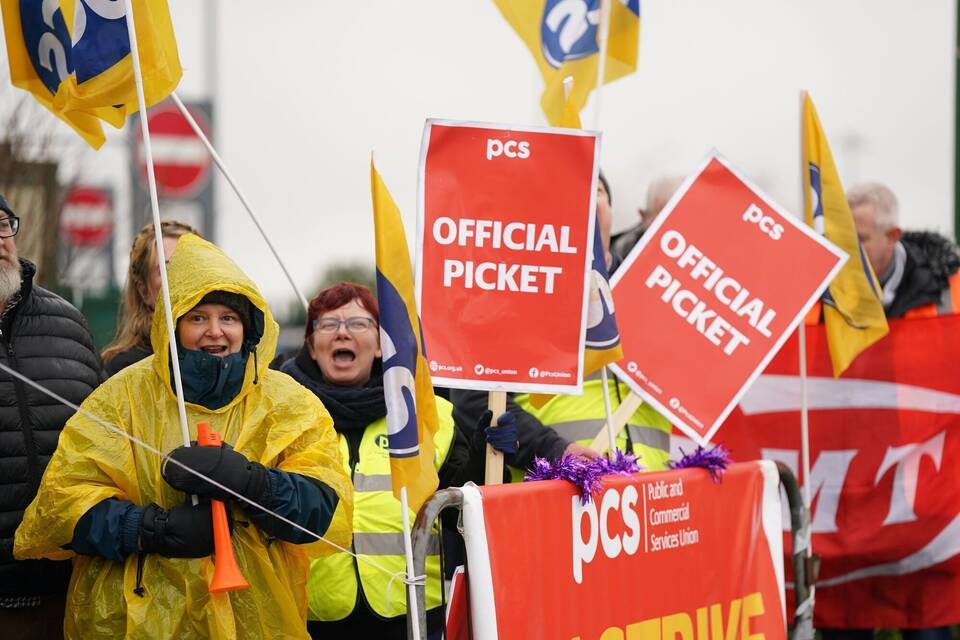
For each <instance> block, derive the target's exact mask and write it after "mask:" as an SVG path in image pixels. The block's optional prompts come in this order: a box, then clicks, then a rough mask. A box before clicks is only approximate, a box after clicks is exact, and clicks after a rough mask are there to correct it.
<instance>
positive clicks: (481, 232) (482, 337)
mask: <svg viewBox="0 0 960 640" xmlns="http://www.w3.org/2000/svg"><path fill="white" fill-rule="evenodd" d="M599 145H600V142H599V134H596V133H591V132H586V131H578V130H570V129H548V128H517V127H509V126H501V125H491V124H478V123H470V122H452V121H445V120H428V121H427V123H426V127H425V128H424V132H423V144H422V147H421V150H420V181H419V193H418V214H419V215H418V227H419V233H418V237H417V292H418V298H419V300H420V317H421V320H422V322H423V336H424V348H425V351H426V358H427V361H428V363H429V365H430V373H431V377H432V379H433V382H434V383H435V384H437V385H440V386H451V387H459V388H468V389H486V390H507V391H543V392H549V393H578V392H579V391H580V389H581V387H582V382H581V378H582V371H583V340H584V334H585V331H586V311H587V294H588V293H589V290H588V288H587V287H588V277H589V275H590V262H591V259H592V257H593V256H592V251H591V250H590V249H591V248H592V247H593V244H592V243H593V233H594V218H595V215H594V207H595V204H596V184H597V172H598V164H597V163H598V156H599Z"/></svg>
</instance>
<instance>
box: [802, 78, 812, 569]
mask: <svg viewBox="0 0 960 640" xmlns="http://www.w3.org/2000/svg"><path fill="white" fill-rule="evenodd" d="M806 95H807V92H806V91H800V114H801V117H800V215H801V216H803V217H804V218H806V210H807V209H806V198H807V197H808V195H809V194H806V193H804V192H803V191H804V189H803V185H804V184H806V181H805V180H804V173H803V172H804V171H807V170H808V168H807V167H804V166H803V99H804V97H805V96H806ZM806 324H807V323H806V319H803V320H801V322H800V330H799V347H800V458H801V460H802V461H803V501H804V503H805V506H806V507H807V511H808V512H809V510H810V428H809V426H810V413H809V411H808V408H807V328H806ZM810 553H811V549H810V545H807V555H808V556H809V555H810Z"/></svg>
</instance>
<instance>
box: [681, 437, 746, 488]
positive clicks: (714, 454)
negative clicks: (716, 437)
mask: <svg viewBox="0 0 960 640" xmlns="http://www.w3.org/2000/svg"><path fill="white" fill-rule="evenodd" d="M680 453H682V454H683V457H681V458H680V460H678V461H676V462H674V461H672V460H671V461H670V462H669V463H668V465H669V466H670V468H671V469H689V468H691V467H702V468H704V469H706V470H707V471H709V472H710V477H711V478H712V479H713V481H714V482H720V481H721V480H722V479H723V472H724V471H726V470H727V465H728V464H730V463H731V462H733V458H731V457H730V450H729V449H727V448H726V447H725V446H723V444H718V445H717V446H715V447H714V448H713V449H710V450H709V451H708V450H706V449H704V448H703V447H701V446H699V445H698V446H697V450H696V451H693V452H691V453H684V451H683V449H680Z"/></svg>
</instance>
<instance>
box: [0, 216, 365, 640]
mask: <svg viewBox="0 0 960 640" xmlns="http://www.w3.org/2000/svg"><path fill="white" fill-rule="evenodd" d="M169 276H170V278H169V279H170V283H171V292H170V294H171V295H170V299H171V307H172V309H173V315H174V316H175V317H179V316H181V315H183V314H184V313H185V312H187V311H189V310H190V309H191V308H193V307H194V306H195V305H196V304H197V302H198V301H199V300H200V299H201V298H202V297H203V296H204V295H205V294H206V293H208V292H209V291H214V290H222V291H230V292H234V293H238V294H240V295H243V296H245V297H246V298H247V299H248V300H249V301H250V302H251V303H252V305H253V307H254V309H255V310H256V311H255V312H254V314H253V315H255V316H256V315H258V314H259V315H260V317H261V320H260V323H261V324H260V326H261V327H262V333H261V335H262V337H261V338H260V340H259V341H258V342H257V344H256V349H255V351H254V353H255V354H256V357H253V356H252V355H251V357H249V358H248V360H247V364H246V371H245V375H244V379H243V383H242V387H241V388H240V391H239V393H237V395H236V397H234V398H233V399H232V400H231V401H230V402H229V403H228V404H226V405H225V406H223V407H220V408H218V409H216V410H211V409H207V408H205V407H202V406H199V405H194V404H187V406H186V409H187V422H188V426H189V431H190V437H191V439H196V424H197V422H200V421H204V422H208V423H209V424H210V427H211V428H212V429H213V430H214V431H215V432H217V433H219V434H220V435H221V437H222V438H223V441H224V442H226V443H228V444H230V445H232V446H233V447H234V449H235V450H236V451H238V452H239V453H242V454H243V455H244V456H246V457H247V458H248V459H249V460H252V461H256V462H259V463H260V464H263V465H264V466H266V467H270V468H276V469H280V470H282V471H285V472H287V473H295V474H299V475H301V476H304V477H307V478H310V479H312V480H315V481H319V482H322V483H324V484H326V485H327V486H328V487H330V488H331V489H333V490H334V491H335V492H336V493H337V496H338V498H339V502H338V505H337V510H336V513H335V514H334V518H333V521H332V522H331V524H330V526H329V528H328V529H327V531H326V532H325V533H324V534H323V535H324V538H326V539H327V540H330V541H331V542H333V543H335V544H337V545H340V546H341V547H347V548H349V547H350V537H351V536H350V532H351V522H352V518H353V494H352V485H351V482H350V479H349V478H348V477H347V474H346V473H345V471H344V470H343V465H342V464H341V463H340V459H339V449H338V443H337V436H336V434H335V432H334V430H333V421H332V420H331V418H330V415H329V413H328V412H327V411H326V409H325V408H324V407H323V405H322V404H321V402H320V401H319V400H318V399H317V398H316V396H314V395H313V394H312V393H310V392H309V391H308V390H307V389H305V388H303V387H302V386H300V385H299V384H297V383H296V382H295V381H294V380H293V379H292V378H290V377H289V376H287V375H286V374H283V373H280V372H278V371H273V370H270V369H268V368H267V365H268V363H269V362H270V359H271V358H272V356H273V352H274V349H275V347H276V343H277V336H278V333H279V330H278V327H277V323H276V322H274V320H273V317H272V316H271V315H270V310H269V309H268V308H267V305H266V303H265V302H264V300H263V298H262V296H261V295H260V292H259V291H258V290H257V288H256V287H255V286H254V285H253V283H252V282H251V281H250V279H249V278H247V277H246V276H245V275H244V274H243V272H242V271H240V269H239V268H238V267H237V266H236V265H235V264H234V263H233V262H232V261H231V260H230V259H229V258H227V257H226V256H225V255H224V254H223V252H222V251H220V250H219V249H218V248H216V247H215V246H214V245H212V244H210V243H209V242H206V241H204V240H201V239H200V238H198V237H196V236H193V235H186V236H183V237H182V238H180V241H179V243H178V246H177V249H176V251H175V252H174V255H173V258H172V260H171V261H170V268H169ZM254 324H256V322H254ZM151 339H152V342H153V347H154V349H155V355H153V356H150V357H148V358H146V359H144V360H141V361H140V362H138V363H136V364H133V365H131V366H129V367H127V368H125V369H123V370H122V371H120V372H119V373H117V374H116V375H114V376H113V377H111V378H110V379H109V380H107V381H106V382H105V383H103V384H102V385H101V386H100V387H99V388H97V389H96V390H95V391H94V392H93V393H91V394H90V395H89V396H88V397H87V399H86V400H85V401H84V402H83V404H82V405H81V411H80V412H78V413H76V414H74V416H73V417H72V418H70V420H69V421H68V422H67V424H66V426H65V427H64V429H63V431H62V432H61V434H60V440H59V443H58V445H57V449H56V452H55V453H54V455H53V457H52V458H51V459H50V463H49V464H48V466H47V469H46V472H45V473H44V476H43V479H42V480H41V483H40V487H39V489H38V491H37V495H36V497H35V498H34V500H33V502H31V503H30V505H29V506H28V507H27V510H26V511H25V513H24V517H23V523H22V524H21V525H20V527H19V528H18V529H17V532H16V538H15V543H14V555H15V557H16V558H18V559H28V558H49V559H65V558H69V557H71V556H72V557H73V579H72V580H71V583H70V590H69V592H68V594H67V607H66V618H65V621H64V633H65V636H66V637H67V638H117V639H119V638H129V639H133V638H138V639H139V638H143V639H151V640H153V639H155V638H171V639H172V638H218V639H219V638H266V637H270V638H281V637H282V638H308V637H309V636H308V634H307V631H306V580H307V571H308V568H309V561H310V558H312V557H318V556H321V555H326V554H329V553H333V552H334V551H335V549H334V548H333V547H331V546H329V545H328V544H327V543H325V542H322V541H318V542H313V543H310V544H302V545H295V544H291V543H287V542H282V541H279V540H272V539H270V538H269V537H268V535H267V534H266V533H265V532H263V531H261V530H260V529H258V528H257V527H256V526H255V525H253V524H251V523H250V522H249V518H248V516H247V515H246V511H245V509H244V508H242V507H241V506H239V505H238V504H237V503H236V502H232V501H231V502H230V507H229V508H230V509H231V511H232V513H233V518H234V522H246V524H247V526H235V527H234V529H233V532H232V535H231V538H232V540H231V542H232V546H233V549H234V554H235V555H236V559H237V564H238V565H239V567H240V571H241V573H242V574H243V575H244V577H245V578H246V580H247V582H249V583H250V588H248V589H244V590H241V591H235V592H232V593H230V594H211V593H210V591H209V587H208V585H209V582H210V578H211V576H212V573H213V559H212V558H210V557H207V558H197V559H185V558H167V557H164V556H161V555H158V554H147V555H145V556H143V565H142V586H143V593H142V595H140V594H138V593H135V592H134V587H135V585H136V584H137V582H138V566H137V565H138V562H137V560H138V559H137V554H131V555H129V556H127V558H126V560H125V561H124V562H116V561H114V560H109V559H107V558H102V557H98V556H88V555H74V554H73V552H71V551H69V545H70V543H71V541H72V539H73V533H74V529H75V528H76V525H77V522H78V521H79V520H80V518H81V517H82V516H83V515H84V514H85V513H86V512H87V511H89V510H90V509H91V508H93V507H94V506H95V505H97V504H99V503H100V502H102V501H103V500H107V499H109V498H115V499H118V500H127V501H130V502H132V503H134V504H135V505H137V506H139V507H145V506H147V505H149V504H151V503H156V504H158V505H160V506H161V507H164V508H166V509H169V508H170V507H172V506H174V505H176V504H179V503H181V502H183V501H184V500H186V499H187V496H185V495H184V494H183V493H181V492H179V491H176V490H174V489H173V488H172V487H171V486H170V485H168V484H167V483H166V482H165V481H164V480H163V477H162V475H161V473H160V462H161V456H160V455H158V454H157V453H156V452H155V451H152V450H151V448H152V449H155V450H156V451H159V452H160V453H161V454H165V453H168V452H169V451H171V450H172V449H174V448H176V447H178V446H180V445H182V444H183V435H182V432H181V428H180V421H179V412H178V409H177V403H176V397H175V395H174V392H173V390H172V387H171V385H170V377H171V375H170V368H169V361H170V360H169V358H170V356H169V351H168V348H169V343H168V337H167V331H166V323H165V320H164V317H163V311H162V309H160V310H158V311H157V312H156V313H155V314H154V318H153V325H152V331H151ZM92 416H96V417H97V418H96V419H95V418H94V417H92ZM101 421H102V422H101ZM103 422H106V423H108V424H111V425H115V426H116V427H117V428H118V429H119V430H120V431H121V432H122V433H116V432H113V431H111V430H109V429H107V428H105V427H104V426H103ZM124 436H126V437H124ZM134 439H135V440H134ZM143 445H147V446H143ZM148 447H149V448H148ZM250 508H253V507H250Z"/></svg>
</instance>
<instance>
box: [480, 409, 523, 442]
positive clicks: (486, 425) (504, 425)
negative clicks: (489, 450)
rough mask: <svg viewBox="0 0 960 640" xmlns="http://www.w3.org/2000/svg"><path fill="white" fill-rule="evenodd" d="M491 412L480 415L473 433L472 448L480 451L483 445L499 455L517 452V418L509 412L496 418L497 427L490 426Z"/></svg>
mask: <svg viewBox="0 0 960 640" xmlns="http://www.w3.org/2000/svg"><path fill="white" fill-rule="evenodd" d="M492 420H493V412H492V411H490V410H489V409H488V410H486V411H484V412H483V413H482V414H481V415H480V420H479V421H477V430H476V432H475V433H474V447H475V448H476V449H478V450H479V449H482V448H483V445H484V443H486V444H489V445H490V446H491V447H493V448H494V449H496V450H497V451H500V452H501V453H516V452H517V418H516V417H515V416H514V415H513V414H512V413H510V412H509V411H508V412H506V413H503V414H501V415H500V417H499V418H497V426H496V427H492V426H490V423H491V421H492Z"/></svg>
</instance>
